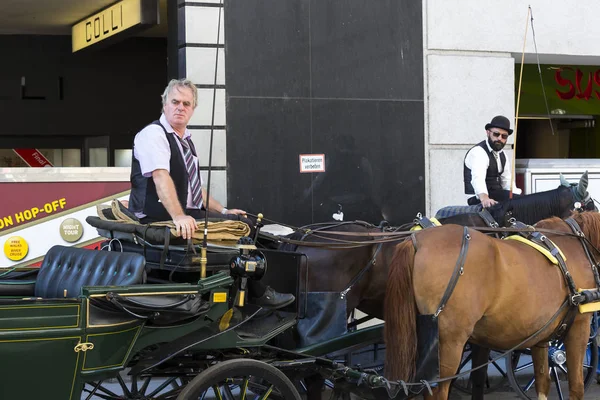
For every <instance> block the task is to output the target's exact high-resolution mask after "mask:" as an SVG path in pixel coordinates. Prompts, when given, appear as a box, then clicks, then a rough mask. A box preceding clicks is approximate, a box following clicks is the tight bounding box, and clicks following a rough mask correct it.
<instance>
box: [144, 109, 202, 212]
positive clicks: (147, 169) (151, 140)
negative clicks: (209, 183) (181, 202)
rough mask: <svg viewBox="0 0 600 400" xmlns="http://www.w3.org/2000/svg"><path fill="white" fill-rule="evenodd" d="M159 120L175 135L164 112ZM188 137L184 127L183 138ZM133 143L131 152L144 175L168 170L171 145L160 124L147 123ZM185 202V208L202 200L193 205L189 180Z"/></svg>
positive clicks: (195, 158) (188, 134)
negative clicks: (159, 170)
mask: <svg viewBox="0 0 600 400" xmlns="http://www.w3.org/2000/svg"><path fill="white" fill-rule="evenodd" d="M159 121H160V123H161V124H162V125H163V126H164V127H165V129H166V130H167V132H168V133H170V134H173V135H177V133H175V130H174V129H173V127H172V126H171V125H170V124H169V123H168V122H167V118H166V117H165V115H164V114H162V115H161V116H160V119H159ZM188 137H191V133H190V132H189V131H188V130H187V129H186V130H185V133H184V134H183V140H186V139H187V138H188ZM175 142H176V143H177V146H178V147H179V151H180V152H181V156H182V157H183V148H182V147H181V143H180V141H179V140H176V141H175ZM133 143H134V147H133V154H134V156H135V158H136V159H137V160H138V161H139V162H140V169H141V171H142V175H144V177H146V178H150V179H152V172H153V171H155V170H157V169H166V170H167V171H169V170H170V162H171V147H170V146H169V141H168V140H167V137H166V136H165V133H164V131H163V129H162V128H161V127H160V126H158V125H155V124H151V125H148V126H147V127H145V128H144V129H142V130H141V131H140V132H139V133H138V134H137V135H135V139H134V140H133ZM193 157H194V162H195V163H196V164H198V157H196V156H193ZM184 166H185V163H184ZM199 169H200V166H198V170H199ZM169 172H170V171H169ZM200 185H203V182H202V174H200ZM186 204H187V208H201V207H202V201H201V202H200V207H196V206H194V202H193V201H192V189H191V187H190V183H189V182H188V198H187V203H186Z"/></svg>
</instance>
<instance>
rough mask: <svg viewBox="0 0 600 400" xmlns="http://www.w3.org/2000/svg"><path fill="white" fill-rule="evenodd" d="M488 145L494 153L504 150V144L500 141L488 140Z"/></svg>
mask: <svg viewBox="0 0 600 400" xmlns="http://www.w3.org/2000/svg"><path fill="white" fill-rule="evenodd" d="M488 144H489V145H490V147H491V148H492V149H493V150H496V151H500V150H502V149H503V148H504V145H505V143H502V142H501V141H497V142H492V139H490V138H488Z"/></svg>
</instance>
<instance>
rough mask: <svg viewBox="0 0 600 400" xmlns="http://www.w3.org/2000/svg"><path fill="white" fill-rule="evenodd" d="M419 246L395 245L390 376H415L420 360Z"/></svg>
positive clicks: (388, 328)
mask: <svg viewBox="0 0 600 400" xmlns="http://www.w3.org/2000/svg"><path fill="white" fill-rule="evenodd" d="M415 253H416V250H415V248H414V245H413V241H412V240H407V241H405V242H403V243H401V244H399V245H398V246H396V253H395V254H394V258H393V259H392V262H391V263H390V269H389V273H388V281H387V288H386V295H385V305H384V307H385V308H384V319H385V345H386V357H385V374H386V376H387V377H388V378H389V379H393V380H398V379H403V380H405V381H408V382H410V380H411V379H413V378H414V374H415V370H416V360H417V307H416V302H415V292H414V288H413V279H412V277H413V267H414V261H415Z"/></svg>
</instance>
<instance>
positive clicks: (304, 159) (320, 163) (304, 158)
mask: <svg viewBox="0 0 600 400" xmlns="http://www.w3.org/2000/svg"><path fill="white" fill-rule="evenodd" d="M300 172H301V173H305V172H325V154H300Z"/></svg>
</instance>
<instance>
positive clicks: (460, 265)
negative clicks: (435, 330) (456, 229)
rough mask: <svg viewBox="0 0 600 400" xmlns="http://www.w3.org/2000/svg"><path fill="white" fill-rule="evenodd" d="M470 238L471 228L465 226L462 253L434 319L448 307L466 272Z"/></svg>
mask: <svg viewBox="0 0 600 400" xmlns="http://www.w3.org/2000/svg"><path fill="white" fill-rule="evenodd" d="M470 240H471V235H469V228H467V227H466V226H465V227H463V239H462V245H461V248H460V254H459V255H458V260H456V265H455V266H454V271H453V272H452V276H451V277H450V282H449V283H448V286H446V291H445V292H444V295H443V296H442V300H441V301H440V304H439V305H438V308H437V311H436V312H435V314H434V315H433V319H434V320H435V319H437V317H438V316H439V315H440V313H441V312H442V311H443V310H444V307H446V303H447V302H448V300H449V299H450V296H452V292H454V288H455V287H456V284H457V283H458V278H460V276H461V275H462V274H463V273H464V266H465V260H466V259H467V251H468V250H469V241H470Z"/></svg>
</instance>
